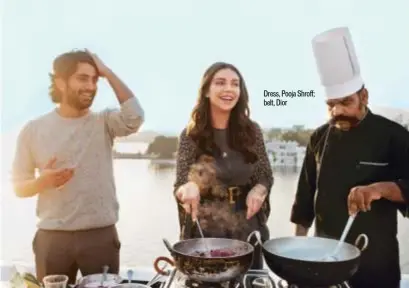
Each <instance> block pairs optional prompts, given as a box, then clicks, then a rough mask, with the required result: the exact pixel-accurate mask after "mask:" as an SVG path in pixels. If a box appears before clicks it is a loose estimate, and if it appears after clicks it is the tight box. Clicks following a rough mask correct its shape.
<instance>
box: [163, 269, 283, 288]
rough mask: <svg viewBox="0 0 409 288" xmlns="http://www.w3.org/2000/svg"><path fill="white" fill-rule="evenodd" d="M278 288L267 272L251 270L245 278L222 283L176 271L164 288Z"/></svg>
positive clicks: (172, 273) (241, 277)
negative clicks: (204, 280) (203, 280)
mask: <svg viewBox="0 0 409 288" xmlns="http://www.w3.org/2000/svg"><path fill="white" fill-rule="evenodd" d="M182 287H183V288H210V287H211V288H252V287H268V288H278V286H277V285H276V284H275V282H274V280H273V279H272V277H271V275H270V273H269V272H268V271H267V270H249V271H248V272H247V273H246V274H244V275H243V276H240V277H239V278H238V279H234V280H232V281H227V282H222V283H203V282H196V281H192V280H190V279H188V278H187V277H186V276H185V275H183V274H182V273H180V272H179V271H177V270H176V269H175V270H173V271H172V272H171V274H170V275H169V277H168V279H167V280H166V282H165V284H164V286H162V288H182Z"/></svg>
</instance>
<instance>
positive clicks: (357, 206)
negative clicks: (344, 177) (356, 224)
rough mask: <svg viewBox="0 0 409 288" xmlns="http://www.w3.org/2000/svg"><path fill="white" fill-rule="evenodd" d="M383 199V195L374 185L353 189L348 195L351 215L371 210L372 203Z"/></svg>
mask: <svg viewBox="0 0 409 288" xmlns="http://www.w3.org/2000/svg"><path fill="white" fill-rule="evenodd" d="M381 198H382V193H381V191H379V189H377V188H376V186H374V185H368V186H357V187H354V188H352V189H351V191H350V192H349V195H348V211H349V215H355V214H356V213H358V212H359V211H363V212H366V211H369V210H371V203H372V201H374V200H378V199H381Z"/></svg>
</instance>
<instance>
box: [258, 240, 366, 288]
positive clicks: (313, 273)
mask: <svg viewBox="0 0 409 288" xmlns="http://www.w3.org/2000/svg"><path fill="white" fill-rule="evenodd" d="M361 239H363V240H364V243H363V246H362V248H361V249H358V248H357V247H356V246H358V245H359V241H360V240H361ZM338 243H339V241H337V240H333V239H327V238H321V237H300V236H298V237H283V238H276V239H271V240H267V241H266V242H264V244H263V256H264V259H265V260H266V263H267V266H268V267H269V268H270V269H271V271H273V272H274V273H275V274H276V275H278V276H279V277H281V278H282V279H284V280H286V281H287V282H288V283H289V284H291V285H298V286H312V287H314V286H322V287H327V286H332V285H338V284H341V283H344V282H345V281H347V280H349V279H350V278H351V277H352V276H353V275H354V274H355V273H356V271H357V270H358V267H359V260H360V256H361V251H363V250H365V249H366V247H367V246H368V237H367V236H366V235H365V234H360V235H359V236H358V237H357V239H356V241H355V246H354V245H351V244H348V243H345V242H343V243H341V248H340V249H339V252H338V253H337V254H336V255H334V258H333V259H331V258H328V257H326V256H328V255H331V254H332V253H333V251H334V250H335V247H336V246H337V244H338Z"/></svg>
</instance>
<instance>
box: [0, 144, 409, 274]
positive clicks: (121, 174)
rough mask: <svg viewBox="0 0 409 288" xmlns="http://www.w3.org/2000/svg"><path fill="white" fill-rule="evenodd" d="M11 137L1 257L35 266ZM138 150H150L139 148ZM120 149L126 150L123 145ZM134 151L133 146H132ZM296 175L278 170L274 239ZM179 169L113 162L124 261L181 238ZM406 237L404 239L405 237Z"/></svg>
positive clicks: (29, 206)
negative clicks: (14, 175)
mask: <svg viewBox="0 0 409 288" xmlns="http://www.w3.org/2000/svg"><path fill="white" fill-rule="evenodd" d="M10 143H15V142H14V140H13V141H7V143H5V142H4V141H3V147H2V152H3V153H2V161H1V162H2V173H1V174H2V175H1V176H2V191H1V230H2V231H1V232H2V233H1V234H2V237H1V238H2V239H1V244H0V245H1V259H0V260H2V261H6V262H19V263H27V264H29V265H33V261H34V257H33V253H32V246H31V242H32V238H33V235H34V233H35V230H36V227H35V225H36V217H35V204H36V199H35V198H32V199H19V198H17V197H15V196H14V194H13V193H12V190H11V187H10V184H9V181H8V180H7V179H8V178H9V172H8V171H9V169H10V161H11V159H12V156H13V150H14V149H13V145H12V144H10ZM129 145H134V146H133V147H134V149H137V148H138V149H142V150H144V149H146V145H145V146H143V145H142V146H141V145H139V146H136V145H135V144H127V145H126V146H129ZM119 150H122V149H119ZM134 151H135V150H134ZM297 178H298V173H279V172H275V184H274V186H273V189H272V192H271V205H272V213H271V217H270V219H269V221H268V226H269V227H270V230H271V237H280V236H290V235H293V233H294V226H293V225H292V224H291V223H290V222H289V217H290V208H291V205H292V201H293V195H294V192H295V189H296V183H297ZM174 179H175V170H174V168H173V167H171V168H169V169H164V168H161V169H159V167H157V166H155V165H152V164H151V162H150V160H126V159H125V160H115V180H116V185H117V193H118V198H119V202H120V220H119V223H118V229H119V233H120V237H121V242H122V250H121V264H122V265H125V266H131V267H136V266H151V265H152V264H153V261H154V259H155V258H156V257H158V256H161V255H164V256H168V252H167V250H166V249H165V248H164V245H163V242H162V238H167V239H168V240H169V241H171V242H174V241H177V238H178V222H177V210H176V209H177V208H176V204H175V201H174V198H173V195H172V192H173V182H174ZM404 239H406V240H405V241H404ZM408 239H409V221H407V220H406V221H405V220H403V218H402V217H400V216H399V240H400V249H401V255H402V256H401V263H402V268H403V271H404V272H405V273H409V245H408V242H409V241H408Z"/></svg>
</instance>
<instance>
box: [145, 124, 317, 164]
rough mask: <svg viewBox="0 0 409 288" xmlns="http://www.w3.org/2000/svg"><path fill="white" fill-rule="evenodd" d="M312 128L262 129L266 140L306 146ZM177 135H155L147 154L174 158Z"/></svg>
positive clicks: (297, 126)
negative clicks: (292, 142) (291, 142)
mask: <svg viewBox="0 0 409 288" xmlns="http://www.w3.org/2000/svg"><path fill="white" fill-rule="evenodd" d="M313 131H314V130H313V129H305V128H304V126H303V125H294V126H293V127H292V128H290V129H288V128H287V129H284V128H270V129H268V130H266V131H264V133H265V136H266V138H267V140H274V139H276V140H282V141H295V142H297V143H298V144H299V145H300V146H307V144H308V141H309V139H310V136H311V133H312V132H313ZM177 147H178V137H175V136H170V137H169V136H162V135H161V136H157V137H155V139H154V140H153V141H152V142H151V143H150V144H149V146H148V149H147V151H146V153H147V154H156V155H159V158H162V159H169V158H174V153H175V152H176V151H177Z"/></svg>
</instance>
